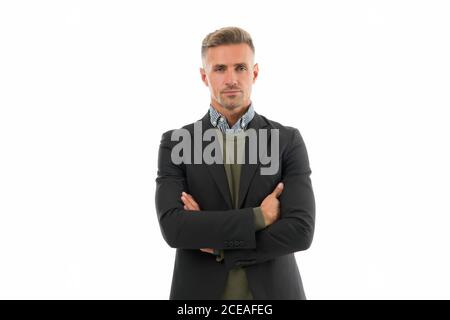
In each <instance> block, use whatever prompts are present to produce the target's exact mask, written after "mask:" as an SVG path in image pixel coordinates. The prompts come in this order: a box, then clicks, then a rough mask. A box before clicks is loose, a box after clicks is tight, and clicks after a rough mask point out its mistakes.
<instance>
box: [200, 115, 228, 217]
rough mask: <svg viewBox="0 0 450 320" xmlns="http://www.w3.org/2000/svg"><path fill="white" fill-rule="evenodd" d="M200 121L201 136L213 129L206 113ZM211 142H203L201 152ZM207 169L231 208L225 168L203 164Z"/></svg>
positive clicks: (218, 165) (214, 164)
mask: <svg viewBox="0 0 450 320" xmlns="http://www.w3.org/2000/svg"><path fill="white" fill-rule="evenodd" d="M201 121H202V134H203V132H204V131H206V130H208V129H211V128H214V127H213V126H212V124H211V121H210V119H209V112H207V113H206V115H205V116H204V117H203V118H202V119H201ZM202 140H203V139H202ZM210 143H211V141H203V143H202V144H203V148H202V152H203V150H205V147H206V146H207V145H208V144H210ZM205 165H206V167H207V168H208V171H209V173H210V174H211V176H212V178H213V179H214V181H215V183H216V185H217V188H218V189H219V191H220V193H221V194H222V196H223V199H224V200H225V202H226V204H227V205H228V207H229V208H230V209H232V208H233V204H232V202H231V194H230V188H229V187H228V180H227V176H226V173H225V167H224V165H223V164H217V163H213V164H205Z"/></svg>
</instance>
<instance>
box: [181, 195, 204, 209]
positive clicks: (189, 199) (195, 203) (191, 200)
mask: <svg viewBox="0 0 450 320" xmlns="http://www.w3.org/2000/svg"><path fill="white" fill-rule="evenodd" d="M182 194H183V196H184V197H185V198H186V199H187V201H188V203H189V205H190V206H191V208H192V210H197V211H199V210H200V206H199V205H198V203H197V202H195V200H194V198H193V197H192V196H191V195H190V194H189V193H186V192H183V193H182Z"/></svg>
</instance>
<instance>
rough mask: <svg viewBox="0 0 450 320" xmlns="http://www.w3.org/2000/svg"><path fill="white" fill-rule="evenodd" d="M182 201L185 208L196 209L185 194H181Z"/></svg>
mask: <svg viewBox="0 0 450 320" xmlns="http://www.w3.org/2000/svg"><path fill="white" fill-rule="evenodd" d="M181 201H183V204H184V207H183V208H184V210H195V207H194V206H193V205H192V204H191V203H190V202H189V200H188V199H187V198H186V197H185V196H181Z"/></svg>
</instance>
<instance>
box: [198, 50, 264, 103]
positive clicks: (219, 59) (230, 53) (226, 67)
mask: <svg viewBox="0 0 450 320" xmlns="http://www.w3.org/2000/svg"><path fill="white" fill-rule="evenodd" d="M200 73H201V76H202V81H203V82H204V83H205V85H206V86H208V87H209V91H210V92H211V102H212V105H213V106H217V104H219V105H220V106H222V107H224V108H226V109H227V110H229V111H233V110H235V109H238V108H241V107H247V106H248V105H249V104H250V95H251V92H252V85H253V83H255V80H256V78H257V76H258V64H255V65H253V52H252V49H250V47H249V46H248V45H247V44H245V43H242V44H231V45H221V46H217V47H212V48H209V49H208V50H207V52H206V57H205V60H204V62H203V68H200Z"/></svg>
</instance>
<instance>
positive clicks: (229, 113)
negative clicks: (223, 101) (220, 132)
mask: <svg viewBox="0 0 450 320" xmlns="http://www.w3.org/2000/svg"><path fill="white" fill-rule="evenodd" d="M211 105H212V106H213V107H214V109H216V110H217V111H218V112H220V113H221V114H222V115H223V116H224V117H225V118H226V119H227V122H228V125H229V126H230V127H232V126H234V124H235V123H236V122H237V121H238V120H239V119H240V118H241V117H242V116H243V115H244V114H245V113H246V112H247V110H248V108H249V107H250V102H248V103H243V104H242V107H237V108H234V109H233V110H229V109H227V108H224V107H222V105H220V104H219V103H218V102H216V101H211Z"/></svg>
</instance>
